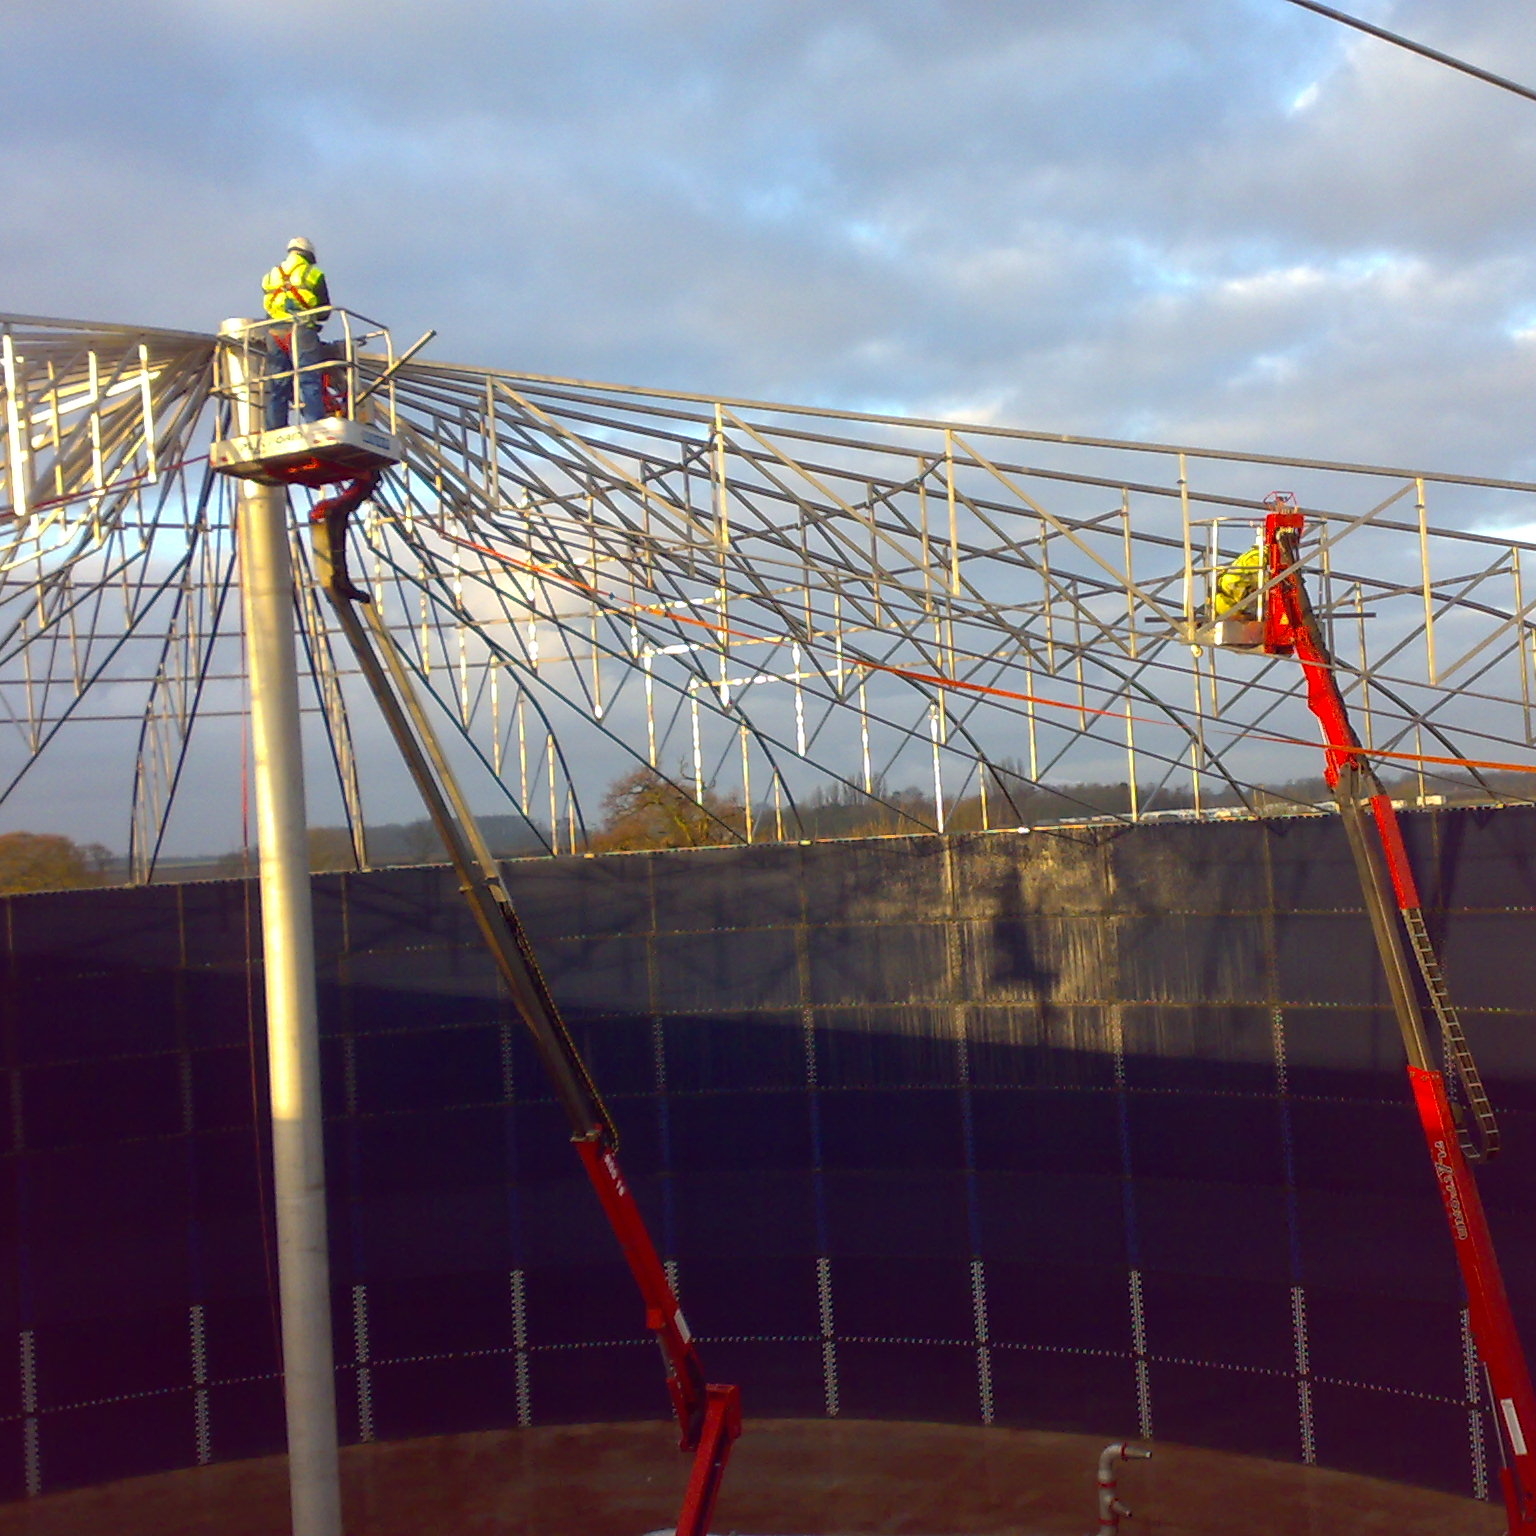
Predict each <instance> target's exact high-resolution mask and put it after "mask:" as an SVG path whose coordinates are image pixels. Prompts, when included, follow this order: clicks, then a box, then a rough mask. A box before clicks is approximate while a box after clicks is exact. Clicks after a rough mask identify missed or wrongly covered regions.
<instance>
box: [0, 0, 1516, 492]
mask: <svg viewBox="0 0 1536 1536" xmlns="http://www.w3.org/2000/svg"><path fill="white" fill-rule="evenodd" d="M1362 8H1364V7H1363V5H1362ZM1367 14H1370V15H1372V16H1373V17H1375V18H1377V19H1381V20H1384V21H1385V22H1386V23H1387V24H1388V25H1392V26H1395V27H1399V28H1401V29H1403V30H1405V31H1408V32H1411V33H1414V34H1415V35H1419V36H1422V37H1424V38H1425V40H1426V41H1429V42H1431V43H1433V44H1434V45H1435V46H1439V47H1442V48H1446V49H1449V50H1451V51H1456V52H1460V53H1463V54H1465V55H1466V56H1468V57H1471V58H1475V59H1479V60H1481V61H1483V62H1485V63H1488V64H1489V65H1490V66H1491V67H1493V68H1496V69H1500V70H1502V71H1504V72H1507V73H1511V74H1517V75H1519V74H1522V73H1523V74H1524V75H1526V76H1527V77H1531V78H1536V28H1533V27H1532V26H1531V24H1530V22H1529V20H1528V18H1527V16H1526V15H1525V13H1524V12H1523V11H1518V10H1516V9H1515V8H1511V7H1509V6H1507V5H1500V4H1496V3H1494V0H1465V3H1464V4H1462V5H1460V6H1459V7H1457V9H1456V10H1455V11H1454V12H1453V13H1448V12H1447V11H1446V9H1445V8H1444V7H1443V6H1440V5H1431V4H1429V3H1428V0H1403V3H1401V4H1397V5H1385V4H1380V3H1378V4H1374V5H1373V6H1371V7H1370V8H1369V10H1368V11H1367ZM0 26H3V27H4V29H5V31H4V37H3V41H4V44H5V46H4V47H3V48H0V83H3V84H4V86H5V88H6V90H7V93H8V95H9V96H10V97H11V98H12V99H13V100H14V101H16V102H17V103H18V106H19V110H18V111H17V112H16V113H15V115H14V117H13V122H14V123H15V124H16V128H15V131H14V132H13V133H12V134H11V135H10V136H9V137H8V139H7V141H6V143H5V145H4V146H3V147H0V198H3V199H4V206H5V207H6V209H7V217H6V219H5V220H4V221H0V284H3V294H0V305H3V306H4V307H7V308H13V309H23V310H31V311H35V312H45V313H70V312H73V313H77V314H82V315H89V316H95V317H103V318H122V319H133V320H144V321H149V322H153V323H160V324H168V325H177V326H187V325H203V326H212V325H213V324H215V323H216V322H217V320H218V319H219V318H221V317H222V316H223V315H225V314H227V313H232V312H237V311H239V310H241V309H247V308H250V307H251V306H252V304H253V302H254V282H255V279H256V277H257V276H258V275H259V273H260V271H261V270H262V269H263V268H264V267H265V266H266V265H267V264H268V263H269V262H270V261H271V260H272V259H273V255H274V254H275V248H276V247H277V246H278V245H279V244H280V243H281V241H282V239H283V238H285V237H286V236H287V235H289V234H291V233H294V232H296V231H303V232H304V233H307V234H310V235H312V236H313V237H314V238H315V239H316V241H317V242H318V243H319V245H320V247H321V254H322V259H323V260H324V261H325V262H326V264H327V266H328V267H329V268H330V269H331V271H332V273H333V276H334V278H335V283H336V291H337V296H338V298H340V299H341V300H343V301H344V302H348V303H351V304H353V305H355V306H356V307H358V308H361V309H363V310H365V311H366V312H368V313H370V314H374V315H377V316H379V317H380V318H385V319H387V320H389V321H391V322H392V323H393V324H395V325H396V327H397V328H398V329H399V330H400V331H401V332H402V333H409V335H410V336H414V335H415V334H416V333H417V332H419V331H420V330H422V329H424V328H425V327H427V326H429V325H432V326H436V327H438V329H439V330H440V331H441V333H442V338H441V340H440V341H439V342H438V343H436V344H435V348H434V350H435V351H436V352H437V353H438V355H440V356H448V357H451V358H453V359H454V360H456V361H465V362H483V363H487V364H491V365H498V366H511V367H522V368H527V369H530V370H533V371H540V372H551V373H571V374H578V375H583V376H588V377H606V378H611V379H621V380H623V379H627V380H631V381H634V382H641V383H655V384H659V385H665V386H669V387H681V388H689V387H696V388H698V389H701V390H711V389H719V390H725V391H730V392H733V393H742V394H762V395H773V396H777V397H780V398H801V399H805V400H808V401H816V402H818V403H839V404H846V405H850V406H859V405H861V404H865V403H876V402H877V403H879V404H880V405H882V406H889V405H892V404H907V405H910V406H911V407H912V408H914V409H925V410H926V409H929V408H931V407H933V405H934V403H935V402H939V403H947V405H948V406H950V407H952V408H954V409H964V408H966V407H967V404H968V403H969V405H970V406H972V407H974V408H975V409H977V410H987V411H990V412H992V413H994V414H995V413H997V412H1003V413H1011V414H1013V416H1014V419H1017V420H1020V421H1022V422H1025V423H1027V424H1032V425H1045V426H1049V427H1051V428H1053V429H1057V430H1079V431H1087V432H1116V431H1132V430H1145V431H1147V432H1149V433H1153V434H1154V435H1159V436H1167V437H1174V438H1182V439H1185V440H1190V439H1193V438H1195V437H1196V436H1197V435H1198V434H1201V433H1204V434H1207V435H1209V436H1211V437H1212V438H1213V440H1215V441H1217V442H1219V443H1220V444H1221V445H1222V446H1239V447H1240V446H1253V447H1265V448H1269V449H1290V450H1293V451H1296V452H1298V453H1314V452H1316V453H1330V454H1332V453H1344V452H1349V453H1356V454H1359V455H1360V456H1362V457H1367V458H1377V459H1380V458H1388V457H1393V456H1399V457H1400V456H1404V455H1407V456H1409V457H1420V456H1423V455H1429V456H1431V457H1432V458H1434V459H1435V461H1436V462H1438V463H1449V462H1452V461H1454V462H1456V463H1458V464H1464V465H1465V467H1482V468H1484V469H1486V470H1488V472H1490V473H1504V472H1510V471H1511V470H1512V469H1513V468H1514V467H1515V466H1522V467H1523V466H1526V465H1527V463H1528V457H1529V456H1528V453H1527V450H1526V447H1525V436H1526V434H1525V431H1524V422H1523V416H1524V413H1525V403H1524V402H1525V401H1526V400H1528V399H1529V395H1528V386H1529V384H1530V382H1531V378H1530V371H1531V370H1530V354H1531V346H1532V344H1531V343H1529V342H1527V341H1524V340H1522V339H1520V338H1519V337H1518V336H1517V334H1516V332H1518V330H1519V329H1520V326H1521V324H1522V323H1523V322H1522V320H1521V316H1522V315H1523V314H1525V313H1526V311H1528V310H1529V308H1530V306H1532V304H1533V303H1536V286H1533V280H1536V269H1533V267H1532V264H1531V261H1530V258H1529V257H1528V255H1527V247H1528V246H1529V245H1530V243H1531V242H1530V237H1531V233H1532V231H1531V230H1530V228H1529V224H1530V214H1529V212H1528V209H1527V203H1528V201H1529V200H1528V199H1527V198H1526V197H1525V195H1524V192H1525V188H1527V187H1528V186H1529V185H1530V184H1531V179H1532V178H1531V171H1532V169H1533V165H1532V161H1533V157H1536V109H1533V108H1531V107H1530V106H1529V104H1525V103H1520V102H1517V101H1514V100H1513V99H1512V98H1508V97H1506V96H1503V95H1501V94H1500V93H1497V92H1494V91H1492V90H1490V89H1489V88H1487V87H1484V86H1479V85H1478V84H1476V83H1475V82H1472V81H1469V80H1466V79H1464V78H1461V77H1458V76H1454V75H1451V74H1449V73H1448V72H1446V71H1444V70H1439V69H1436V67H1435V66H1433V65H1431V64H1428V63H1426V62H1425V61H1422V60H1418V59H1412V58H1409V57H1407V56H1406V55H1403V54H1401V53H1399V52H1397V51H1395V50H1392V49H1390V48H1388V47H1387V46H1386V45H1384V44H1381V43H1378V42H1375V41H1374V40H1371V39H1365V38H1360V37H1359V36H1358V35H1356V34H1352V33H1347V32H1345V31H1343V29H1340V28H1338V27H1336V26H1333V25H1331V24H1329V23H1328V22H1326V21H1324V20H1323V19H1321V18H1318V17H1316V16H1311V15H1308V14H1307V13H1305V12H1302V11H1300V10H1299V9H1297V8H1295V7H1291V6H1288V5H1285V4H1283V3H1282V0H1236V3H1233V0H1170V3H1168V4H1165V5H1161V6H1158V7H1148V6H1146V5H1145V4H1143V3H1140V0H1136V3H1132V0H1080V3H1078V4H1074V5H1072V6H1062V5H1060V4H1058V3H1054V0H1050V3H1047V0H1028V3H1022V0H1021V3H1016V4H1009V5H1006V6H1001V5H997V4H996V3H994V0H948V3H940V0H885V3H875V0H838V3H831V4H823V5H814V6H813V5H810V4H806V3H800V0H765V3H762V4H755V5H752V6H735V7H724V8H722V7H719V6H718V5H712V4H710V5H706V4H704V3H703V0H666V3H663V0H649V3H644V4H636V3H620V0H558V3H557V0H529V3H523V4H520V5H518V6H517V7H515V8H514V7H508V6H506V5H505V4H503V3H499V0H483V3H478V0H477V3H464V0H461V3H457V4H447V5H442V6H438V7H432V8H428V7H423V6H420V5H417V4H414V3H406V0H382V3H377V4H372V5H369V6H363V5H360V4H357V3H335V4H330V5H327V6H324V7H320V8H316V7H314V6H313V5H300V4H298V3H297V0H270V3H266V4H262V5H257V4H255V3H253V0H239V3H236V0H225V3H222V4H209V3H206V0H204V3H199V4H193V3H192V0H147V3H145V4H143V5H140V6H136V7H133V8H125V7H121V6H119V5H115V4H114V5H105V4H97V5H94V6H92V5H84V6H79V7H74V8H72V9H71V11H70V12H69V13H68V15H67V16H66V15H65V14H64V13H62V12H61V13H58V14H53V13H43V12H38V13H35V14H33V15H31V16H29V17H28V18H25V19H24V20H22V21H20V22H15V21H12V22H6V23H3V24H0ZM271 37H281V38H286V39H292V40H295V45H294V46H285V47H283V48H281V49H278V50H276V52H275V53H274V52H273V51H271V50H263V49H262V48H260V47H258V46H256V44H257V43H258V42H259V41H260V40H262V39H268V38H271ZM299 38H302V43H301V44H299V43H298V42H297V39H299ZM60 81H66V82H68V84H67V85H66V86H65V87H64V88H60V86H59V82H60ZM1309 87H1313V88H1314V89H1313V90H1312V92H1311V96H1310V99H1309V100H1303V102H1302V104H1301V105H1299V106H1298V105H1297V100H1298V97H1301V96H1302V93H1303V92H1305V91H1307V90H1308V88H1309ZM1288 273H1289V274H1292V276H1291V277H1289V278H1288V277H1287V276H1286V274H1288ZM1296 274H1302V275H1301V276H1299V277H1298V276H1297V275H1296ZM407 339H408V338H407ZM1473 459H1475V460H1476V466H1474V465H1473V463H1472V462H1471V461H1472V460H1473Z"/></svg>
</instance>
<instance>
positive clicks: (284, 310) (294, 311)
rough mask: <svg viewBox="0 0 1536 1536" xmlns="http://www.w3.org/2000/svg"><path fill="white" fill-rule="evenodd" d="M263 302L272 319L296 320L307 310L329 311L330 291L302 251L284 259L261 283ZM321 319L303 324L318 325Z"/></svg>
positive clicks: (322, 275) (312, 263) (288, 255)
mask: <svg viewBox="0 0 1536 1536" xmlns="http://www.w3.org/2000/svg"><path fill="white" fill-rule="evenodd" d="M261 292H262V301H263V303H264V304H265V306H266V311H267V314H268V315H269V316H270V317H271V318H272V319H273V320H291V319H297V318H298V317H299V316H301V315H303V314H304V313H305V311H306V310H311V309H329V308H330V304H331V295H330V291H329V290H328V289H327V287H326V285H325V273H324V272H322V271H321V270H320V268H319V267H317V266H316V265H315V264H314V262H312V261H311V260H309V258H308V257H307V256H305V255H304V254H303V252H302V251H289V252H288V254H287V256H285V257H284V258H283V260H282V261H281V262H280V263H279V264H278V265H277V266H275V267H273V268H272V270H271V271H270V272H268V273H267V275H266V276H265V277H264V278H262V280H261ZM323 319H324V317H323V316H319V317H317V318H315V319H312V320H306V321H304V322H303V323H304V324H305V325H319V324H320V323H321V322H322V320H323Z"/></svg>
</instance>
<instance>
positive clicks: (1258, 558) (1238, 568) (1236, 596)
mask: <svg viewBox="0 0 1536 1536" xmlns="http://www.w3.org/2000/svg"><path fill="white" fill-rule="evenodd" d="M1263 572H1264V550H1263V548H1262V547H1261V546H1260V545H1257V544H1255V545H1254V546H1253V548H1252V549H1246V550H1244V551H1243V553H1242V554H1240V555H1239V556H1238V557H1237V559H1236V560H1234V561H1233V562H1232V564H1231V565H1229V566H1228V567H1227V568H1226V570H1224V571H1223V572H1222V573H1221V575H1220V576H1218V577H1217V578H1216V594H1215V597H1214V599H1213V600H1212V603H1211V609H1212V612H1213V613H1214V614H1215V616H1216V617H1217V618H1218V619H1225V618H1228V617H1231V618H1240V619H1256V618H1258V616H1259V615H1258V612H1257V608H1256V606H1255V604H1254V603H1253V601H1252V599H1253V594H1254V593H1255V592H1257V591H1258V590H1259V583H1260V581H1261V580H1262V579H1263Z"/></svg>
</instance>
